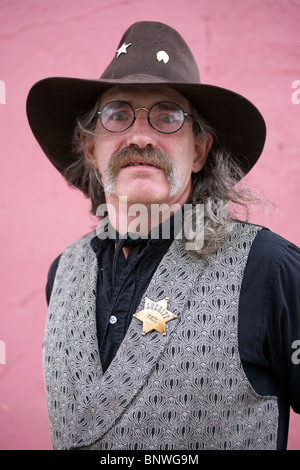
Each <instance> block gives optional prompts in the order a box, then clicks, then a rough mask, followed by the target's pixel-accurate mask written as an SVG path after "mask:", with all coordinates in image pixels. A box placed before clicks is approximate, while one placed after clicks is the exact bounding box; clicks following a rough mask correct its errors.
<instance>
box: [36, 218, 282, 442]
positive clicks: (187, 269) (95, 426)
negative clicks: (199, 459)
mask: <svg viewBox="0 0 300 470" xmlns="http://www.w3.org/2000/svg"><path fill="white" fill-rule="evenodd" d="M258 230H260V227H257V226H254V225H250V224H242V223H237V224H236V226H235V229H234V231H233V233H232V234H231V236H230V237H229V238H228V242H227V243H225V244H224V246H223V248H222V249H220V250H218V253H217V257H216V258H209V257H203V258H201V259H197V258H196V257H195V256H193V254H192V253H191V252H188V251H186V250H185V248H184V243H183V242H182V241H180V240H175V241H174V242H173V243H172V245H171V247H170V249H169V250H168V251H167V253H166V255H165V256H164V257H163V259H162V261H161V263H160V265H159V266H158V268H157V270H156V272H155V274H154V276H153V278H152V279H151V281H150V284H149V286H148V289H147V292H145V295H147V296H148V297H149V298H151V299H152V300H153V301H159V300H161V299H164V298H165V297H166V296H167V297H169V300H168V309H169V310H170V311H171V312H173V313H174V314H176V315H177V318H176V319H174V320H172V321H170V322H168V323H167V324H166V332H167V334H166V336H163V335H162V334H160V333H159V332H157V331H152V332H150V333H148V334H147V335H145V336H142V335H141V332H142V324H141V322H140V321H138V320H137V319H135V318H133V319H132V321H131V324H130V326H129V329H128V331H127V334H126V336H125V338H124V340H123V342H122V344H121V346H120V348H119V350H118V352H117V355H116V357H115V358H114V360H113V361H112V363H111V365H110V367H109V368H108V370H107V371H106V372H105V374H103V372H102V367H101V363H100V358H99V351H98V344H97V333H96V320H95V311H96V286H97V274H98V266H97V260H96V257H95V254H94V252H93V250H92V248H91V246H90V240H91V238H92V237H94V236H95V233H92V234H88V235H86V236H84V237H82V238H81V239H80V240H78V241H77V242H75V243H74V244H72V245H71V246H70V247H69V248H67V249H66V251H65V252H64V254H63V255H62V257H61V260H60V263H59V267H58V271H57V275H56V279H55V283H54V288H53V292H52V296H51V302H50V305H49V312H48V318H47V323H46V328H45V336H44V343H43V355H44V374H45V385H46V395H47V406H48V416H49V426H50V433H51V440H52V445H53V448H55V449H71V448H85V449H106V450H107V449H116V450H121V449H136V450H139V449H147V450H151V449H153V450H159V449H174V450H180V449H276V444H277V442H276V440H277V427H278V406H277V398H276V397H272V396H265V397H262V396H259V395H258V394H257V393H256V392H255V391H254V390H253V388H252V387H251V385H250V383H249V381H248V379H247V377H246V375H245V373H244V371H243V368H242V365H241V360H240V356H239V351H238V307H239V295H240V289H241V283H242V280H243V273H244V269H245V266H246V263H247V259H248V254H249V250H250V248H251V245H252V242H253V240H254V238H255V236H256V235H257V232H258ZM143 308H144V299H143V300H142V301H141V304H140V306H139V308H138V311H139V310H142V309H143Z"/></svg>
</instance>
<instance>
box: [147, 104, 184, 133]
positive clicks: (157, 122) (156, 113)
mask: <svg viewBox="0 0 300 470" xmlns="http://www.w3.org/2000/svg"><path fill="white" fill-rule="evenodd" d="M149 122H150V124H151V126H152V127H154V129H156V130H157V131H159V132H162V133H164V134H172V133H173V132H176V131H178V130H179V129H180V128H181V127H182V126H183V123H184V112H183V110H182V109H181V108H180V107H179V105H178V104H175V103H171V102H168V101H163V102H160V103H157V104H155V105H154V106H152V108H151V109H150V111H149Z"/></svg>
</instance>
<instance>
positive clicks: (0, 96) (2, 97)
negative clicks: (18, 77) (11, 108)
mask: <svg viewBox="0 0 300 470" xmlns="http://www.w3.org/2000/svg"><path fill="white" fill-rule="evenodd" d="M5 103H6V86H5V82H4V81H3V80H0V104H5Z"/></svg>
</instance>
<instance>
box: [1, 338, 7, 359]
mask: <svg viewBox="0 0 300 470" xmlns="http://www.w3.org/2000/svg"><path fill="white" fill-rule="evenodd" d="M0 364H6V347H5V343H4V341H2V340H1V339H0Z"/></svg>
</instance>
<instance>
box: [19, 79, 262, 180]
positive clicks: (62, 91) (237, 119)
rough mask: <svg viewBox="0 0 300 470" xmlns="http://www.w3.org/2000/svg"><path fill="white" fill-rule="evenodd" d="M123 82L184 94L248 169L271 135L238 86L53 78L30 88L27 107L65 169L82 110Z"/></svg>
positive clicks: (43, 142) (37, 132)
mask: <svg viewBox="0 0 300 470" xmlns="http://www.w3.org/2000/svg"><path fill="white" fill-rule="evenodd" d="M120 84H124V85H126V84H130V85H143V86H153V85H157V86H161V85H164V86H168V87H171V88H174V89H176V90H177V91H179V92H180V93H182V94H183V95H184V96H186V98H187V99H188V100H189V101H190V102H191V103H192V104H193V105H194V106H195V107H196V108H197V109H198V111H199V113H200V115H201V116H203V117H204V119H205V120H206V121H207V123H208V124H209V125H210V126H211V127H212V128H213V129H214V130H215V131H216V132H217V134H218V136H219V137H220V139H221V140H222V141H223V142H224V144H225V145H226V147H227V149H228V150H229V151H230V152H231V153H232V156H233V157H234V158H235V159H236V161H237V162H238V163H239V164H240V166H241V168H242V169H243V171H244V173H245V174H246V173H248V172H249V171H250V170H251V168H252V167H253V166H254V164H255V163H256V162H257V160H258V158H259V157H260V155H261V153H262V150H263V147H264V143H265V138H266V126H265V121H264V119H263V117H262V115H261V113H260V112H259V110H258V109H257V108H256V107H255V106H254V105H253V104H252V103H251V102H250V101H249V100H247V99H246V98H244V97H243V96H241V95H239V94H237V93H235V92H233V91H230V90H227V89H225V88H221V87H217V86H214V85H206V84H199V83H192V84H191V83H188V84H187V83H169V82H165V81H164V82H162V81H161V80H158V79H157V78H156V77H151V76H149V77H146V76H143V77H142V79H141V76H136V77H127V78H126V79H123V80H122V79H118V80H113V79H105V80H102V79H98V80H87V79H78V78H63V77H51V78H46V79H43V80H41V81H39V82H37V83H36V84H35V85H34V86H33V87H32V88H31V90H30V92H29V94H28V98H27V104H26V109H27V116H28V121H29V124H30V127H31V129H32V132H33V134H34V136H35V138H36V139H37V141H38V143H39V145H40V146H41V148H42V150H43V152H44V153H45V154H46V156H47V157H48V158H49V160H50V161H51V162H52V164H53V165H54V166H55V167H56V168H57V169H58V170H59V171H60V172H61V173H63V172H64V170H65V168H66V167H67V166H69V165H70V164H71V163H72V162H74V159H75V156H74V154H73V152H72V137H73V132H74V127H75V125H76V119H77V116H78V114H79V113H80V112H82V111H84V110H87V109H89V108H90V107H91V106H93V104H94V103H95V102H96V99H97V98H98V96H99V95H101V94H102V93H103V92H104V91H105V90H107V89H109V88H110V87H112V86H114V85H120Z"/></svg>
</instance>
